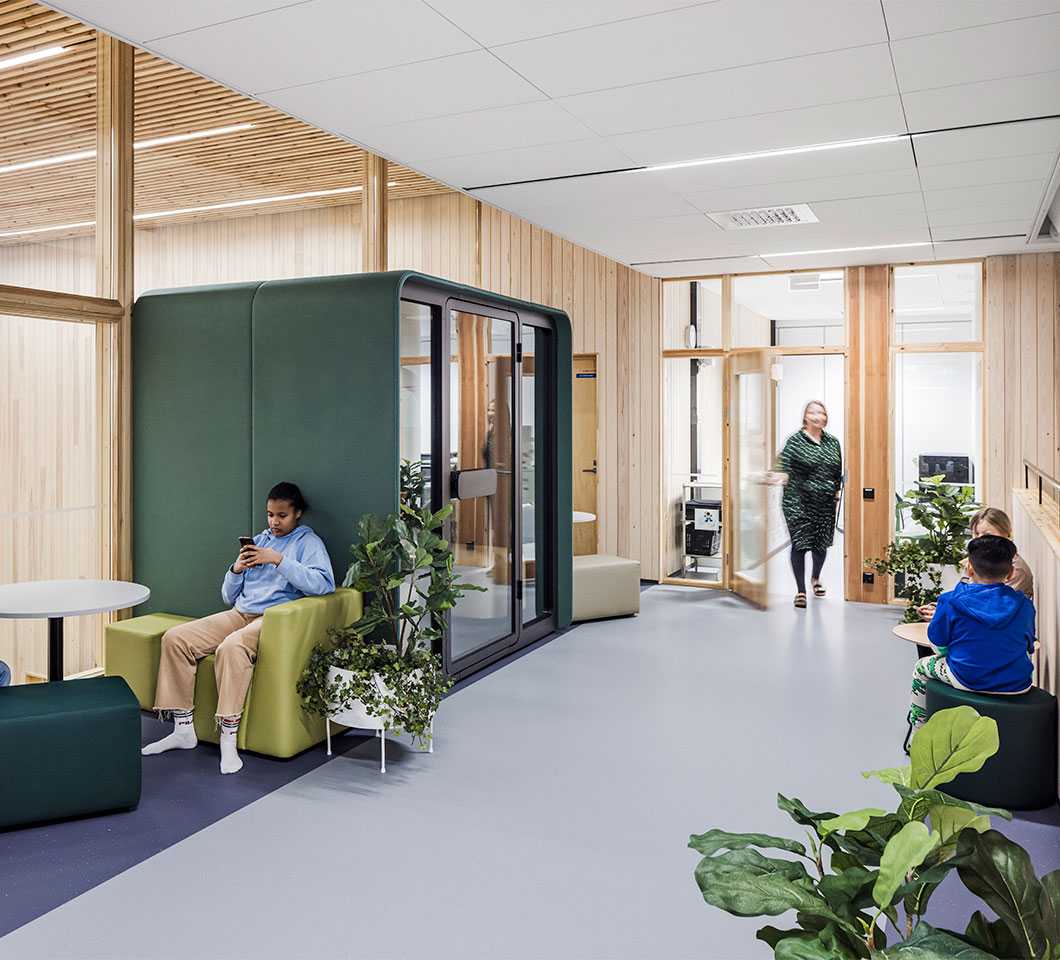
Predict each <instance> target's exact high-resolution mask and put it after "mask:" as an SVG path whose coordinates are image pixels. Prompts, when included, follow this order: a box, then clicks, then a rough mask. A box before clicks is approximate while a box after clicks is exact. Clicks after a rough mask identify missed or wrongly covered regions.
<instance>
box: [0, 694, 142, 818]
mask: <svg viewBox="0 0 1060 960" xmlns="http://www.w3.org/2000/svg"><path fill="white" fill-rule="evenodd" d="M0 771H2V774H0V775H2V777H3V789H0V829H3V828H5V827H14V826H18V825H20V824H25V823H34V822H36V821H40V820H58V819H60V818H62V817H77V816H83V815H85V814H90V813H104V812H106V811H108V810H124V809H129V808H131V807H135V806H136V805H137V804H138V803H139V802H140V705H139V704H138V703H137V702H136V697H134V696H133V692H132V690H130V689H129V685H128V684H127V683H126V682H125V681H124V680H122V679H121V677H93V678H91V679H87V680H67V681H65V682H63V681H57V682H55V683H34V684H27V685H26V686H20V687H3V688H0Z"/></svg>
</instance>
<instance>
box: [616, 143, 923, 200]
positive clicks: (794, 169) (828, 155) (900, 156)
mask: <svg viewBox="0 0 1060 960" xmlns="http://www.w3.org/2000/svg"><path fill="white" fill-rule="evenodd" d="M913 169H914V166H913V151H912V149H911V148H910V146H909V140H908V138H904V137H903V138H902V139H901V140H894V141H891V142H888V143H874V144H863V145H861V146H857V147H846V148H844V149H841V150H822V151H815V152H813V153H798V154H792V155H788V156H777V157H758V158H755V159H748V160H736V161H733V162H731V163H708V164H701V165H698V166H692V167H678V168H676V169H673V170H665V169H663V170H651V171H645V172H644V173H640V174H637V176H640V177H650V178H651V179H652V180H654V181H656V182H658V183H661V184H663V185H665V186H666V187H668V188H669V189H671V190H673V191H675V192H678V193H682V194H685V193H690V192H693V191H696V192H698V191H701V190H708V189H717V188H721V187H746V186H753V185H755V184H761V183H780V182H785V181H789V180H809V179H819V178H823V177H841V176H848V175H852V174H859V173H874V172H880V171H891V170H913Z"/></svg>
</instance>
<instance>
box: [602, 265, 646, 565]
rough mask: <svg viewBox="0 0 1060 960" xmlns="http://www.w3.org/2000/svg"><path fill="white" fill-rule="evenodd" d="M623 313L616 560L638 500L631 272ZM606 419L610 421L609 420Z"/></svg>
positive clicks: (636, 309) (636, 296)
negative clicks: (631, 334)
mask: <svg viewBox="0 0 1060 960" xmlns="http://www.w3.org/2000/svg"><path fill="white" fill-rule="evenodd" d="M627 283H628V287H627V298H626V309H625V310H620V311H619V312H618V314H617V317H616V320H617V325H616V330H615V338H614V344H615V349H616V353H617V356H616V358H615V360H616V362H615V378H614V385H615V388H616V389H615V394H616V404H615V411H614V412H615V418H614V419H615V421H616V422H615V428H616V429H615V443H616V445H617V448H618V449H617V454H618V457H617V470H616V471H615V472H616V480H617V488H618V489H617V490H616V501H615V513H613V514H612V516H613V518H614V519H615V520H616V521H617V523H616V526H617V527H618V530H617V531H616V532H617V535H618V553H619V555H620V556H623V557H628V556H630V545H631V540H632V533H633V531H632V529H631V527H632V517H633V510H634V509H635V508H636V505H635V502H634V501H635V500H639V496H638V491H637V486H638V484H637V477H636V470H637V457H636V442H637V418H636V414H637V409H636V396H635V394H636V389H635V386H634V384H633V382H632V377H631V374H632V373H633V371H634V370H635V369H636V355H635V352H634V344H633V340H632V338H631V336H630V329H631V327H632V326H633V323H632V322H631V321H632V320H633V318H635V317H636V316H637V315H638V314H639V313H640V289H639V284H638V283H637V278H636V275H635V274H633V273H632V271H631V272H630V273H629V275H628V279H627ZM609 419H610V418H609Z"/></svg>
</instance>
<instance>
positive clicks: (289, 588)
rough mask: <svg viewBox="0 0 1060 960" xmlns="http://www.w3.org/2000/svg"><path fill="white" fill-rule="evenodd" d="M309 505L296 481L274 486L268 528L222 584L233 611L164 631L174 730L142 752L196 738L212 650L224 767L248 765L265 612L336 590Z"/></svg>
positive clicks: (161, 701) (162, 676) (163, 669)
mask: <svg viewBox="0 0 1060 960" xmlns="http://www.w3.org/2000/svg"><path fill="white" fill-rule="evenodd" d="M306 508H307V504H306V502H305V498H304V497H303V496H302V491H301V490H299V489H298V487H297V486H296V485H295V484H293V483H278V484H276V486H275V487H273V488H272V489H271V490H270V491H269V496H268V499H267V501H266V503H265V512H266V515H267V517H268V523H269V525H268V527H267V528H266V529H265V530H263V531H262V532H261V533H259V534H258V535H257V536H256V537H254V544H253V546H251V545H247V546H245V547H242V548H240V551H239V556H238V557H237V558H236V562H235V563H234V564H232V566H231V567H229V568H228V570H227V572H226V573H225V578H224V582H223V583H222V584H221V599H222V600H223V601H224V602H225V604H226V605H227V606H229V607H231V609H229V610H224V611H222V612H221V613H215V614H213V615H212V616H209V617H203V618H202V619H200V620H191V621H189V622H188V623H182V624H181V625H180V626H177V627H173V628H172V629H170V630H167V631H166V632H165V634H163V636H162V654H161V658H160V660H159V664H158V686H157V688H156V690H155V709H156V710H158V711H165V712H167V713H171V714H172V715H173V732H172V733H171V734H170V735H169V736H168V737H163V738H162V739H161V740H158V741H156V742H155V743H149V744H148V745H147V746H146V747H144V748H143V750H142V751H141V752H142V753H143V754H144V756H150V755H152V754H156V753H165V752H166V751H167V750H190V749H192V748H193V747H195V746H196V745H197V744H198V742H199V741H198V738H197V737H196V736H195V726H194V724H193V722H192V718H193V707H194V704H193V699H192V698H193V695H194V692H195V670H196V666H197V664H198V662H199V660H201V659H202V658H203V657H205V656H207V655H209V654H211V653H214V654H215V659H214V673H215V675H216V679H217V719H218V721H219V722H220V725H221V736H220V745H221V773H236V772H237V771H238V770H239V769H240V768H241V767H242V766H243V761H242V760H241V759H240V758H239V752H238V751H237V749H236V734H237V733H238V731H239V720H240V718H241V717H242V715H243V702H244V701H245V700H246V697H247V690H248V689H249V687H250V678H251V675H252V674H253V672H254V661H255V660H256V659H257V656H258V637H259V635H260V634H261V621H262V615H263V614H264V613H265V611H266V610H268V609H269V607H273V606H275V605H276V604H278V603H286V602H287V601H288V600H297V599H298V598H299V597H306V596H309V597H318V596H322V595H323V594H326V593H333V592H334V590H335V576H334V574H333V573H332V570H331V559H330V557H328V552H327V549H326V548H325V547H324V543H323V541H322V540H321V539H320V537H318V536H317V535H316V534H315V533H313V531H312V530H311V529H310V528H309V527H307V526H306V525H305V524H302V523H301V519H302V512H303V511H304V510H305V509H306Z"/></svg>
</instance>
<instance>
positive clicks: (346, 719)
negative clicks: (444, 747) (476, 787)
mask: <svg viewBox="0 0 1060 960" xmlns="http://www.w3.org/2000/svg"><path fill="white" fill-rule="evenodd" d="M352 677H353V672H352V671H350V670H342V669H340V668H338V667H332V668H331V669H330V670H328V684H329V685H330V684H332V683H333V682H334V681H335V680H346V681H348V680H350V679H351V678H352ZM375 683H376V687H377V689H378V690H379V692H380V693H382V694H385V693H386V692H387V690H386V685H385V684H384V683H383V681H382V680H381V679H380V678H379V677H378V676H377V677H376V678H375ZM332 720H334V721H335V722H336V723H338V724H341V725H342V726H344V727H354V728H356V729H358V730H374V731H375V735H376V736H377V737H378V738H379V772H380V773H386V730H387V727H386V724H385V723H384V722H383V721H382V720H381V719H379V717H377V716H375V715H374V714H371V713H369V712H368V711H367V710H366V709H365V706H364V703H362V702H361V701H360V700H354V701H353V702H352V703H351V704H350V705H349V707H348V708H346V709H345V710H336V711H335V712H334V713H332V714H331V715H330V716H328V717H325V718H324V731H325V734H326V737H327V755H328V756H329V757H330V756H331V721H332ZM427 753H434V718H433V717H432V718H431V729H430V741H429V745H428V747H427Z"/></svg>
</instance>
